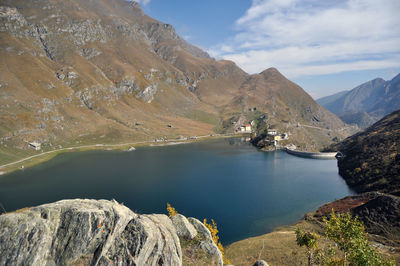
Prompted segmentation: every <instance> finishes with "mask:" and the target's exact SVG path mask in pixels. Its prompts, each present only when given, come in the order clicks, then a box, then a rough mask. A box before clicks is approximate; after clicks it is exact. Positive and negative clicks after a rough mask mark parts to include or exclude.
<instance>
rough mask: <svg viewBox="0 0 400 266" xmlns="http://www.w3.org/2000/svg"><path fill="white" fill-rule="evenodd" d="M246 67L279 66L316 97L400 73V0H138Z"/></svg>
mask: <svg viewBox="0 0 400 266" xmlns="http://www.w3.org/2000/svg"><path fill="white" fill-rule="evenodd" d="M138 2H140V4H141V6H142V8H143V10H144V11H145V13H146V14H148V15H149V16H151V17H153V18H155V19H157V20H160V21H162V22H164V23H169V24H172V25H173V26H174V27H175V29H176V31H177V32H178V34H179V35H180V36H182V37H183V38H185V39H186V40H187V41H189V42H190V43H192V44H194V45H196V46H198V47H200V48H202V49H204V50H206V51H207V52H208V53H209V54H210V55H211V56H213V57H214V58H216V59H229V60H232V61H234V62H235V63H236V64H237V65H238V66H240V67H241V68H243V69H244V70H245V71H246V72H248V73H250V74H254V73H259V72H261V71H263V70H264V69H267V68H269V67H276V68H277V69H278V70H279V71H280V72H281V73H282V74H283V75H285V76H286V77H287V78H289V79H290V80H292V81H294V82H296V83H297V84H299V85H300V86H301V87H303V89H304V90H306V91H307V92H308V93H309V94H310V95H311V96H312V97H314V98H315V99H317V98H320V97H323V96H327V95H331V94H333V93H336V92H339V91H343V90H349V89H352V88H354V87H356V86H358V85H360V84H362V83H364V82H366V81H369V80H372V79H374V78H377V77H381V78H383V79H385V80H390V79H392V78H393V77H394V76H395V75H397V74H398V73H400V15H399V13H400V1H399V0H332V1H330V0H324V1H321V0H202V1H198V0H197V1H196V0H191V1H189V0H139V1H138Z"/></svg>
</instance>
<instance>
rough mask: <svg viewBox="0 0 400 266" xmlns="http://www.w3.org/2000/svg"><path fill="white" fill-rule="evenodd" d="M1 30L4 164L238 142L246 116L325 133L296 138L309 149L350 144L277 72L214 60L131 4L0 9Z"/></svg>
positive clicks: (17, 1)
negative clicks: (209, 139) (192, 142)
mask: <svg viewBox="0 0 400 266" xmlns="http://www.w3.org/2000/svg"><path fill="white" fill-rule="evenodd" d="M0 21H1V22H0V56H1V58H2V60H1V62H0V88H1V91H0V94H1V95H0V117H1V119H0V144H1V145H0V163H5V162H9V161H14V160H16V159H18V158H21V157H26V156H28V155H33V154H37V152H36V151H34V150H32V149H30V148H29V147H28V145H27V143H26V142H32V141H38V142H40V143H42V150H44V151H48V150H53V149H56V148H59V147H71V146H80V145H88V144H98V143H121V142H132V141H139V140H142V141H149V140H154V139H155V138H164V139H165V138H168V139H172V138H179V137H180V136H194V135H207V134H213V132H215V131H217V132H221V133H223V132H233V131H234V129H235V128H234V126H233V123H232V122H235V123H236V124H235V125H236V126H237V125H240V124H241V123H242V122H244V121H245V120H246V119H247V118H248V117H249V116H248V114H247V111H246V110H247V109H246V108H247V107H248V106H252V107H256V108H258V109H257V110H258V111H259V112H264V113H266V112H267V114H268V116H269V117H270V118H271V120H272V121H274V123H277V125H282V127H285V128H286V126H287V125H288V126H289V127H293V124H296V123H302V124H309V123H310V124H312V125H317V126H318V127H321V128H325V129H328V130H329V132H328V131H318V130H303V131H302V134H301V135H293V136H292V138H293V140H296V139H297V142H304V143H305V145H314V146H324V145H327V144H328V143H330V141H331V139H332V138H335V137H336V138H339V139H340V138H343V137H344V136H346V134H347V133H346V132H345V131H343V128H345V127H346V125H345V124H344V123H342V122H341V121H340V120H339V119H338V118H337V117H336V116H334V115H332V114H331V113H329V112H328V111H326V110H325V109H323V108H321V107H320V106H319V105H318V104H316V103H315V102H314V101H313V100H312V99H311V97H309V95H308V94H307V93H306V92H304V91H303V90H302V89H301V88H300V87H299V86H297V85H296V84H294V83H292V82H290V81H288V80H287V79H286V78H284V77H283V76H282V75H281V74H279V72H278V71H277V70H271V69H269V70H266V71H264V72H262V73H260V74H256V75H249V74H247V73H246V72H244V71H243V70H242V69H240V68H239V67H237V66H236V65H235V64H234V63H233V62H231V61H227V60H215V59H213V58H211V57H210V56H209V55H208V54H207V53H206V52H204V51H202V50H201V49H199V48H197V47H195V46H193V45H191V44H189V43H188V42H186V41H185V40H184V39H183V38H181V37H180V36H179V35H178V34H177V33H176V32H175V30H174V28H173V26H171V25H169V24H164V23H162V22H159V21H157V20H155V19H153V18H151V17H149V16H147V15H146V14H144V12H143V10H142V9H141V8H140V6H139V4H137V3H136V2H132V1H124V0H99V1H87V0H76V1H72V0H64V1H61V0H38V1H23V0H0ZM291 93H294V95H291ZM303 101H304V102H303ZM240 119H241V120H240ZM297 120H298V121H297ZM247 122H248V121H247ZM293 131H296V129H293ZM328 133H329V134H328Z"/></svg>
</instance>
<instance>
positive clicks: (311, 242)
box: [296, 210, 395, 265]
mask: <svg viewBox="0 0 400 266" xmlns="http://www.w3.org/2000/svg"><path fill="white" fill-rule="evenodd" d="M323 220H324V223H325V225H324V229H325V232H324V237H325V238H327V240H328V243H329V244H328V245H327V246H326V245H323V246H322V245H321V247H320V245H319V243H320V241H319V240H320V238H322V237H321V236H320V235H318V234H317V233H315V232H303V231H302V230H301V229H299V228H296V242H297V244H298V245H299V246H305V247H306V248H307V251H306V253H307V256H308V265H395V263H394V261H392V260H387V259H384V258H383V257H382V255H380V254H379V253H378V252H377V250H376V249H374V248H372V247H371V246H370V244H369V242H368V234H367V233H366V232H365V226H364V225H363V223H362V222H361V221H359V220H358V218H357V217H355V218H352V217H351V214H350V213H345V214H335V212H334V211H333V210H332V213H331V217H330V219H328V218H326V217H325V218H324V219H323ZM329 241H330V242H329ZM332 242H333V243H334V244H332Z"/></svg>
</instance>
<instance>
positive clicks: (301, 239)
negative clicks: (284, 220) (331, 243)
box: [295, 228, 320, 265]
mask: <svg viewBox="0 0 400 266" xmlns="http://www.w3.org/2000/svg"><path fill="white" fill-rule="evenodd" d="M295 233H296V243H297V245H299V246H300V247H302V246H305V247H306V248H307V256H308V265H313V264H314V256H315V254H316V253H317V252H318V239H319V238H320V236H319V235H318V234H317V233H315V232H312V233H310V232H304V231H302V230H301V229H300V228H296V231H295Z"/></svg>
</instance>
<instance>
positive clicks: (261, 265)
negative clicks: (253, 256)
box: [254, 260, 268, 266]
mask: <svg viewBox="0 0 400 266" xmlns="http://www.w3.org/2000/svg"><path fill="white" fill-rule="evenodd" d="M254 266H268V263H266V262H265V260H258V261H256V263H254Z"/></svg>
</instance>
